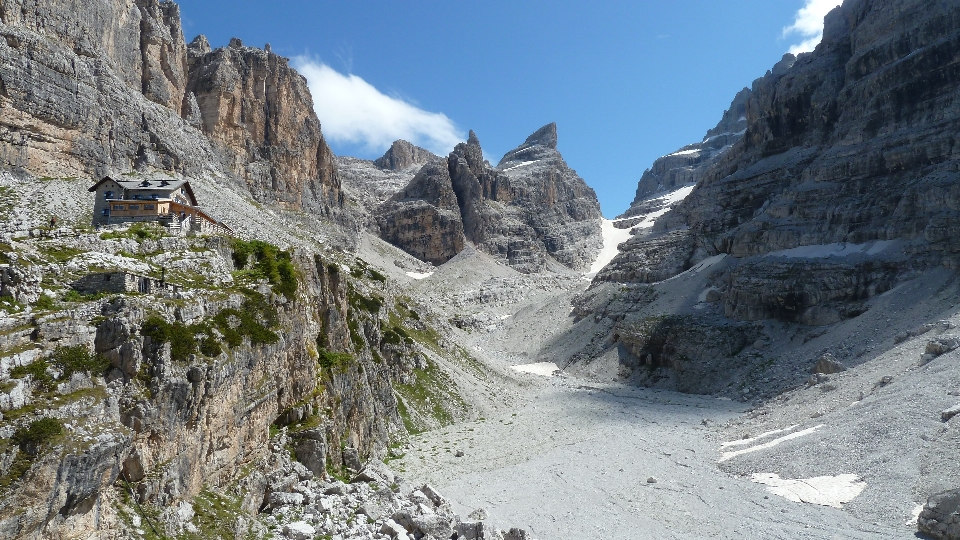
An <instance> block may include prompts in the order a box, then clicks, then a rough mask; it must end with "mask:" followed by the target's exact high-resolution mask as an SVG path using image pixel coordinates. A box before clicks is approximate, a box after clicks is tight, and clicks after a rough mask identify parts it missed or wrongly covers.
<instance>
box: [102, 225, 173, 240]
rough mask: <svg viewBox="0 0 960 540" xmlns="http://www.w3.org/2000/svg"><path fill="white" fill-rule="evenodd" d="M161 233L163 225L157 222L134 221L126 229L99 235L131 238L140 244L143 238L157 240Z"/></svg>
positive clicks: (106, 238) (162, 233)
mask: <svg viewBox="0 0 960 540" xmlns="http://www.w3.org/2000/svg"><path fill="white" fill-rule="evenodd" d="M163 235H164V230H163V226H162V225H160V224H158V223H134V224H133V225H131V226H130V227H129V228H127V230H122V231H107V232H105V233H103V234H101V235H100V239H101V240H112V239H119V238H133V239H134V240H136V241H137V243H139V244H142V243H143V242H144V240H159V239H161V238H163Z"/></svg>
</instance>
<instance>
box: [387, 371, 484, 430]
mask: <svg viewBox="0 0 960 540" xmlns="http://www.w3.org/2000/svg"><path fill="white" fill-rule="evenodd" d="M414 376H415V380H414V382H413V383H412V384H395V385H394V388H395V389H396V391H397V393H398V394H400V396H401V397H402V398H403V400H400V399H398V400H397V410H398V412H399V413H400V418H401V419H402V420H403V423H404V427H405V428H407V431H408V432H409V433H411V434H416V433H419V432H421V431H423V428H424V427H426V426H420V425H418V423H417V422H416V421H415V419H414V417H413V415H412V414H411V411H410V410H409V409H408V407H412V408H413V409H414V410H415V411H416V412H417V414H419V415H420V416H423V417H426V418H430V419H433V420H434V421H435V422H436V423H437V424H439V425H441V426H446V425H450V424H452V423H453V422H454V421H455V420H456V418H454V416H453V414H452V413H451V411H450V409H448V408H447V407H455V408H459V409H461V410H465V409H466V404H465V403H464V401H463V398H461V397H460V396H459V395H458V394H457V392H456V389H455V388H456V387H455V385H454V384H453V383H452V381H449V380H446V377H445V376H444V375H443V374H442V372H441V371H440V370H439V369H438V368H437V367H436V366H435V365H434V364H433V363H432V362H430V363H429V364H428V366H427V368H426V369H415V370H414ZM403 401H406V403H405V404H404V403H402V402H403ZM444 405H446V406H447V407H445V406H444Z"/></svg>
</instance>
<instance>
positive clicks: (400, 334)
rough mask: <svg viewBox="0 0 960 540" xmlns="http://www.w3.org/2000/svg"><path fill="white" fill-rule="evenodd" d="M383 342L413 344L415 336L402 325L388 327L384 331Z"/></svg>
mask: <svg viewBox="0 0 960 540" xmlns="http://www.w3.org/2000/svg"><path fill="white" fill-rule="evenodd" d="M383 342H384V343H390V344H392V345H400V344H402V343H406V344H407V345H413V338H412V337H410V335H409V334H407V332H406V330H404V329H403V328H402V327H400V326H394V327H393V328H387V329H386V330H384V331H383Z"/></svg>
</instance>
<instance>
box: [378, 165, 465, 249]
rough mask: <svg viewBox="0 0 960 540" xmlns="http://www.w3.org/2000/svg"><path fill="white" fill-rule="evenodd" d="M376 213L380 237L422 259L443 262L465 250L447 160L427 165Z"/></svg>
mask: <svg viewBox="0 0 960 540" xmlns="http://www.w3.org/2000/svg"><path fill="white" fill-rule="evenodd" d="M377 213H378V223H379V226H380V236H381V237H382V238H383V239H384V240H386V241H387V242H390V243H391V244H394V245H396V246H400V247H401V248H403V249H404V250H406V251H407V252H408V253H410V254H411V255H413V256H414V257H417V258H418V259H420V260H422V261H427V262H430V263H433V264H443V263H445V262H447V261H448V260H450V259H451V258H452V257H453V256H454V255H456V254H457V253H460V250H462V249H463V246H464V231H463V220H462V219H461V216H460V207H459V206H458V205H457V194H456V193H455V192H454V190H453V185H452V182H451V180H450V171H449V170H448V169H447V163H446V162H445V161H437V162H434V163H428V164H426V165H424V166H423V168H422V169H420V171H419V172H418V173H417V175H416V176H415V177H414V178H413V180H411V181H410V184H408V185H407V187H405V188H403V190H401V191H400V192H399V193H397V194H395V195H394V196H393V197H391V199H390V200H389V201H387V202H386V203H385V204H384V205H383V206H381V207H380V208H379V209H378V210H377Z"/></svg>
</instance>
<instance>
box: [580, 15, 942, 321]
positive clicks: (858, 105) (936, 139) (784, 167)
mask: <svg viewBox="0 0 960 540" xmlns="http://www.w3.org/2000/svg"><path fill="white" fill-rule="evenodd" d="M892 21H898V22H897V24H895V25H894V24H892ZM958 88H960V7H958V6H957V5H955V4H953V3H948V2H933V1H922V0H900V1H897V2H877V1H871V0H848V1H847V2H845V3H844V4H843V6H842V7H840V8H838V9H836V10H834V11H833V12H831V13H830V14H829V15H828V16H827V18H826V27H825V30H824V37H823V41H822V42H821V44H820V45H819V46H818V47H817V49H816V50H815V51H814V52H812V53H806V54H802V55H800V56H799V57H798V58H796V60H795V61H793V60H792V59H791V58H789V57H785V59H784V62H781V63H780V64H778V66H777V68H775V69H774V70H772V71H770V72H768V73H767V74H766V75H765V76H764V77H762V78H760V79H758V80H757V81H755V82H754V84H753V87H752V89H751V90H750V92H749V93H748V94H744V93H741V95H740V96H738V100H739V99H740V98H741V97H743V96H744V95H747V99H746V101H745V103H744V104H743V115H744V118H743V120H742V122H743V123H744V125H745V131H744V133H743V135H742V138H740V139H739V140H738V141H737V142H736V143H734V144H733V145H732V147H730V148H729V150H727V151H726V152H723V153H722V154H720V155H719V156H718V157H716V158H715V159H714V160H713V162H712V163H710V164H709V165H708V166H707V167H705V168H704V169H702V170H701V171H699V172H698V175H697V176H698V178H697V180H698V182H699V183H698V185H697V187H696V189H695V190H694V191H693V192H692V193H691V194H690V196H689V197H687V199H686V200H684V201H683V202H682V203H680V204H679V205H678V206H677V208H676V209H675V210H674V211H672V212H671V213H669V214H667V215H666V216H664V217H662V218H661V219H660V220H658V222H657V224H656V226H655V227H654V230H653V231H652V232H651V233H649V234H644V235H638V236H637V237H636V238H634V239H632V240H631V241H629V242H628V243H626V244H625V245H624V249H623V250H622V251H623V252H622V253H621V254H620V255H619V256H618V257H617V258H616V259H614V261H613V262H612V263H611V264H610V265H609V266H608V267H607V268H606V269H605V270H604V271H603V272H601V273H600V275H599V276H598V280H599V281H619V282H652V281H657V280H661V279H665V278H667V277H670V276H671V275H676V274H677V273H679V272H681V271H683V270H686V269H687V268H690V267H691V266H692V265H694V264H696V263H698V262H700V261H702V260H704V259H705V258H707V257H710V256H714V255H718V254H728V255H732V256H734V257H736V258H738V259H746V258H750V257H757V256H763V255H768V254H771V253H774V252H781V251H784V250H790V249H794V248H798V247H803V246H829V245H833V244H854V245H863V244H866V243H871V242H891V243H895V244H896V245H890V246H887V244H880V245H878V247H877V248H876V249H875V250H871V252H870V254H871V255H872V256H873V257H867V259H871V260H866V261H853V260H850V259H845V260H840V259H834V262H832V263H831V262H824V261H820V263H818V264H819V266H818V267H817V269H816V271H815V272H809V273H808V272H805V271H804V269H805V268H806V266H808V265H809V256H803V254H799V255H796V256H791V257H790V258H789V259H788V260H787V261H784V260H783V259H780V260H779V261H777V262H776V263H775V264H774V265H773V266H771V265H770V262H771V261H772V260H771V259H769V258H768V259H763V260H760V261H757V262H755V263H752V264H753V266H754V267H753V268H752V269H751V272H753V274H752V275H753V278H754V279H752V280H749V281H751V283H753V282H756V280H757V279H760V277H761V276H763V275H764V274H765V273H766V274H769V276H768V277H770V278H771V279H769V280H767V281H768V283H767V284H766V285H764V287H765V293H764V294H753V293H751V292H749V290H748V289H751V288H755V285H753V284H752V285H749V286H747V285H746V283H747V281H745V280H744V279H743V278H742V277H740V273H739V272H737V271H734V274H732V275H731V277H730V278H729V279H727V280H726V283H727V285H726V287H724V289H725V290H724V291H723V292H724V294H725V295H726V304H727V312H728V315H730V316H734V317H736V318H745V319H755V318H757V317H759V315H758V314H760V313H763V314H764V315H763V316H769V315H771V314H774V313H775V312H778V309H779V308H776V307H774V306H769V305H766V304H764V303H763V302H764V301H762V300H761V299H762V298H763V297H777V296H779V297H793V298H803V299H804V300H803V301H799V303H798V304H797V305H795V306H793V307H792V308H791V309H787V310H781V311H779V313H780V316H779V318H785V319H787V320H795V321H796V320H802V319H804V318H805V317H806V319H807V320H814V319H818V318H820V317H813V316H812V315H811V314H807V315H806V316H805V315H804V314H805V313H806V311H807V310H808V309H810V308H815V307H817V306H819V305H820V302H819V300H818V299H817V298H816V296H817V295H811V294H804V290H805V289H823V287H821V285H822V281H823V279H822V278H824V276H826V275H828V274H830V273H831V271H830V270H829V269H825V268H823V266H832V267H833V268H834V269H835V270H836V271H837V272H838V273H840V274H841V275H860V276H873V277H870V278H869V279H868V281H870V283H860V284H858V285H856V286H853V287H852V288H850V287H839V289H837V290H848V289H849V291H850V295H848V296H847V297H842V298H840V297H832V298H831V300H835V301H851V302H853V301H858V300H861V299H862V298H863V296H862V295H863V294H864V291H880V292H882V291H883V290H886V287H888V286H889V283H890V277H889V274H890V269H887V270H883V271H879V273H878V271H877V265H879V264H880V263H878V262H876V259H878V258H879V259H884V260H889V259H896V260H899V261H901V264H900V266H899V267H900V268H903V267H904V264H906V263H905V262H904V261H906V260H909V263H910V264H911V265H924V266H929V265H937V264H941V263H942V264H946V265H949V266H956V264H957V263H958V260H957V253H958V251H960V244H958V243H957V241H956V234H955V232H956V231H954V229H955V228H956V227H955V224H956V223H957V222H958V218H960V214H958V211H960V187H958V186H960V183H958V182H957V180H958V170H960V145H958V144H957V140H956V136H955V133H956V132H957V130H958V128H960V98H958V96H960V92H958ZM734 103H735V104H736V103H737V100H735V102H734ZM728 115H729V116H731V117H732V116H733V115H730V114H729V111H728ZM691 155H692V154H691ZM649 189H650V186H646V185H645V184H644V183H643V182H641V185H640V188H639V190H638V194H640V192H641V191H642V192H647V191H649ZM884 246H886V247H887V249H884ZM651 248H652V250H653V251H652V253H653V254H654V255H653V256H651V254H650V253H648V251H649V249H651ZM814 251H815V250H814ZM894 252H895V253H896V255H895V256H894V255H892V254H893V253H894ZM811 253H813V252H811ZM837 261H839V262H837ZM785 265H786V266H790V267H791V268H792V270H789V269H784V268H783V267H784V266H785ZM864 265H867V266H864ZM767 270H769V272H768V271H767ZM791 271H792V272H793V273H798V274H799V277H794V278H792V279H787V280H782V279H773V278H775V277H776V276H777V275H781V274H789V273H790V272H791ZM874 281H875V283H874ZM741 284H742V285H743V286H744V287H747V289H743V288H742V287H741V286H740V285H741ZM827 289H831V290H833V289H832V288H831V287H827ZM861 289H863V290H861ZM828 296H829V295H828ZM749 297H753V298H756V299H757V302H760V303H757V302H753V303H751V302H748V301H747V302H745V301H746V299H747V298H749ZM844 310H845V308H844V309H841V310H840V312H843V311H844ZM849 311H855V310H849ZM834 315H835V314H833V315H826V316H824V317H825V318H823V320H826V319H830V318H832V317H834Z"/></svg>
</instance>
